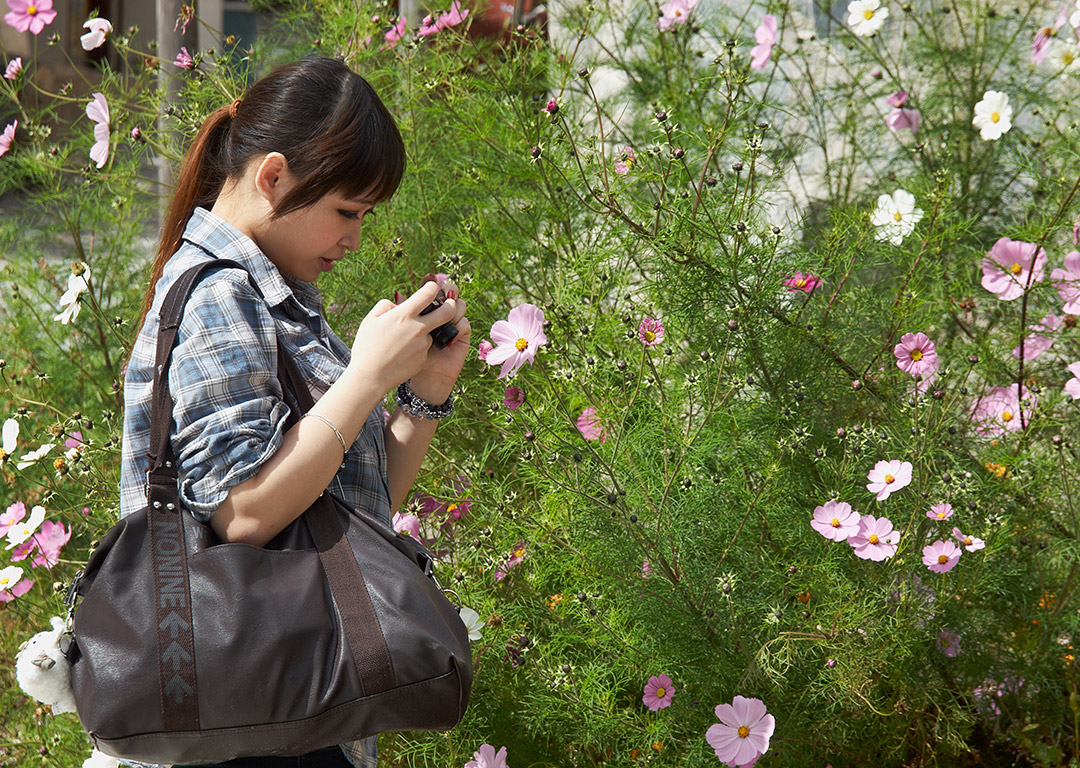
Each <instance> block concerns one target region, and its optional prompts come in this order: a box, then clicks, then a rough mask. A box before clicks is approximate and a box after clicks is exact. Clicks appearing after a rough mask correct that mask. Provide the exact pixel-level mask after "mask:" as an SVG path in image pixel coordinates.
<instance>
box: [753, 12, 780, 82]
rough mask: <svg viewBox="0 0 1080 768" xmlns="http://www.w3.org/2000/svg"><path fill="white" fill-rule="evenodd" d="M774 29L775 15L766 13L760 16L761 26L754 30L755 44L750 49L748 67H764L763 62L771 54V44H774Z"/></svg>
mask: <svg viewBox="0 0 1080 768" xmlns="http://www.w3.org/2000/svg"><path fill="white" fill-rule="evenodd" d="M776 30H777V24H776V17H775V16H773V15H772V14H771V13H766V14H765V15H764V16H762V17H761V26H759V27H758V28H757V29H756V30H755V31H754V41H755V42H756V43H757V45H755V46H754V47H753V48H751V49H750V69H765V64H766V63H768V61H769V57H770V56H772V49H773V46H774V45H776Z"/></svg>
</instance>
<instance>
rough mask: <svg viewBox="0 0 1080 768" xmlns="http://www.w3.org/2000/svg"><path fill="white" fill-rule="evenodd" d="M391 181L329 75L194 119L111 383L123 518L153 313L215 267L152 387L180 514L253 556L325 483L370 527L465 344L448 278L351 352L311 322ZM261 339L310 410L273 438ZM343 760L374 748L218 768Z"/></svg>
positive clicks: (140, 437) (359, 84)
mask: <svg viewBox="0 0 1080 768" xmlns="http://www.w3.org/2000/svg"><path fill="white" fill-rule="evenodd" d="M404 168H405V154H404V145H403V143H402V140H401V136H400V134H399V132H398V129H397V126H396V125H395V124H394V120H393V118H392V117H391V116H390V114H389V112H388V111H387V110H386V108H385V107H384V106H383V104H382V103H381V102H380V101H379V98H378V96H376V94H375V93H374V91H373V90H372V89H371V87H370V85H368V83H367V82H366V81H364V79H363V78H361V77H360V76H358V75H356V74H355V73H354V72H352V71H351V70H350V69H349V68H348V67H346V66H345V65H344V64H342V63H341V62H338V61H334V60H330V59H321V58H310V59H304V60H302V61H300V62H297V63H294V64H289V65H286V66H283V67H280V68H278V69H276V70H274V71H273V72H271V73H270V74H268V75H267V76H265V77H264V78H262V79H260V80H259V81H258V82H256V83H255V84H254V85H253V86H252V87H251V88H250V90H249V91H248V93H247V94H245V96H244V97H243V99H241V100H237V101H236V102H234V103H233V104H232V105H230V106H227V107H222V108H220V109H218V110H217V111H215V112H214V113H212V114H211V115H210V116H209V117H208V118H207V120H206V122H205V123H204V124H203V126H202V128H201V129H200V131H199V133H198V135H197V136H196V138H195V142H194V144H193V145H192V147H191V149H190V151H189V153H188V155H187V157H186V158H185V160H184V164H183V168H182V170H181V173H180V176H179V180H178V184H177V191H176V196H175V198H174V200H173V202H172V205H171V207H170V209H169V212H168V216H167V218H166V220H165V223H164V227H163V233H162V241H161V247H160V250H159V252H158V256H157V259H156V261H155V263H154V268H153V273H152V275H153V276H152V279H151V285H150V290H149V293H148V295H147V298H146V301H145V302H144V305H143V313H144V322H143V324H142V328H141V330H140V332H139V336H138V339H137V340H136V342H135V346H134V348H133V351H132V354H131V360H130V362H129V365H128V369H127V373H126V376H125V381H124V387H125V393H124V396H125V405H126V408H125V418H124V441H123V455H122V460H123V467H122V476H121V513H122V514H129V513H131V512H134V511H135V510H137V509H139V508H141V507H143V506H145V504H146V495H145V482H146V475H145V472H146V465H145V464H146V462H145V456H146V452H147V448H148V443H149V424H150V402H151V390H152V384H153V373H154V350H155V344H156V334H157V330H158V328H157V326H158V321H157V313H158V310H159V307H160V302H161V300H162V299H163V297H164V296H165V293H166V292H167V290H168V288H169V286H170V285H171V284H172V282H173V281H174V280H175V279H176V278H177V277H178V276H179V275H180V274H182V273H183V272H184V271H185V270H186V269H188V268H189V267H191V266H192V265H194V264H198V263H200V262H202V261H207V260H210V259H215V258H217V259H230V260H232V261H235V262H238V263H239V264H241V265H242V266H243V267H244V268H243V269H237V268H228V267H223V268H220V269H216V270H211V271H210V272H209V274H206V275H205V276H204V277H203V278H202V279H201V280H200V281H199V283H198V284H197V285H196V286H195V288H194V290H193V291H192V294H191V297H190V299H189V300H188V303H187V305H186V307H185V311H184V317H183V320H182V322H181V325H180V328H179V334H178V338H177V343H176V346H175V347H174V349H173V357H172V366H171V369H170V374H169V385H170V391H171V393H172V396H173V400H174V402H175V407H174V410H173V423H172V426H171V432H170V439H171V442H172V446H173V449H174V453H175V456H176V459H177V462H178V469H179V474H180V486H179V487H180V494H181V499H182V501H183V502H184V506H185V507H186V509H187V510H188V511H189V512H190V513H191V514H192V515H194V516H195V517H196V518H197V519H199V520H200V521H204V522H206V521H208V522H209V525H210V527H211V528H212V529H213V530H214V532H215V533H216V534H217V535H218V537H219V538H220V539H221V540H222V541H227V542H246V543H249V544H253V545H256V546H262V545H264V544H266V543H267V542H268V541H270V540H271V539H272V538H273V537H274V536H275V535H276V534H277V533H279V532H280V531H281V530H282V529H284V528H285V527H286V526H287V525H288V524H289V523H291V522H292V521H293V520H294V519H296V518H297V517H298V516H299V515H300V514H302V513H303V512H304V511H305V510H306V509H307V508H308V507H309V506H310V505H311V503H312V502H313V501H314V500H315V498H316V497H317V496H318V495H319V494H320V493H322V492H323V491H324V490H325V489H327V488H328V487H329V488H330V490H331V491H332V492H334V493H335V494H336V495H337V496H338V497H339V498H341V499H342V501H344V502H345V503H346V504H349V505H352V506H356V507H359V508H362V509H365V510H367V511H369V512H371V513H373V514H375V515H377V516H378V517H380V518H382V519H383V520H385V521H387V522H389V518H390V515H391V512H392V510H394V509H396V508H397V507H398V506H399V505H400V504H401V503H402V502H403V501H404V500H405V498H406V497H407V495H408V492H409V489H410V487H411V486H412V483H413V481H414V480H415V478H416V474H417V472H418V470H419V468H420V464H421V461H422V460H423V457H424V454H425V453H426V451H427V448H428V445H429V443H430V442H431V438H432V436H433V435H434V432H435V427H436V425H437V423H438V418H439V417H441V416H444V415H448V413H449V411H450V410H451V408H452V402H451V390H452V389H453V386H454V382H455V381H456V380H457V377H458V374H459V373H460V371H461V366H462V363H463V362H464V360H465V356H466V354H467V352H468V349H469V332H470V327H469V322H468V320H467V319H466V318H465V303H464V302H463V301H461V300H459V299H457V288H456V286H454V285H453V284H452V283H448V284H446V285H445V286H444V289H445V291H446V294H447V296H448V298H447V300H446V301H445V302H444V303H443V304H442V306H440V307H438V308H437V309H435V310H434V311H432V312H430V313H427V314H424V315H422V316H421V314H420V312H421V311H422V310H424V309H425V308H426V307H428V306H429V305H430V304H431V303H432V301H433V300H434V299H435V297H436V294H437V291H438V286H437V285H436V284H435V283H434V282H428V283H426V284H425V285H423V286H422V287H421V288H420V289H419V290H418V291H416V293H414V294H413V295H412V296H410V297H409V298H408V299H406V300H405V301H403V302H402V303H401V304H400V305H394V304H393V303H392V302H390V301H388V300H385V299H384V300H382V301H380V302H378V303H377V304H376V305H375V306H374V307H373V308H372V310H371V311H370V312H369V313H368V315H367V316H366V317H365V318H364V320H363V322H362V323H361V325H360V328H359V330H358V331H357V333H356V336H355V339H354V341H353V344H352V347H351V349H350V348H349V347H348V346H347V345H346V344H345V343H343V342H342V341H341V339H339V338H338V337H337V336H336V335H335V334H334V332H333V331H332V330H331V329H330V328H329V326H328V325H327V323H326V320H325V318H324V317H323V315H322V311H321V298H320V296H319V293H318V291H317V290H316V288H315V286H314V285H313V284H314V283H315V281H316V280H317V278H318V277H319V275H320V274H323V273H325V272H329V271H331V270H332V269H333V268H334V265H335V263H336V262H337V261H339V260H341V259H342V258H344V257H345V256H346V254H347V252H348V251H350V250H354V249H355V248H356V247H357V246H358V244H359V237H360V228H361V226H362V224H363V221H364V219H365V217H366V216H368V215H374V214H373V209H374V207H375V206H376V205H377V204H378V203H380V202H382V201H384V200H387V199H388V198H389V197H390V196H391V195H392V194H393V193H394V191H395V190H396V189H397V186H398V184H399V182H400V180H401V177H402V174H403V172H404ZM447 322H453V323H455V324H456V326H457V328H458V335H457V337H456V338H455V339H454V341H453V342H452V343H451V344H449V345H448V346H446V347H445V348H442V349H440V348H438V347H437V346H434V345H433V344H432V339H431V336H430V332H431V331H432V330H434V329H435V328H437V327H439V326H441V325H443V324H444V323H447ZM279 344H281V345H284V348H285V349H286V350H287V351H288V353H289V354H290V355H291V356H292V357H293V359H294V360H295V362H296V364H297V367H298V368H299V370H300V372H301V374H302V376H303V377H304V379H305V382H306V383H307V385H308V387H309V388H310V389H311V392H312V395H313V396H314V398H315V399H316V401H317V402H316V404H315V406H314V407H313V408H312V409H311V410H310V411H309V412H308V414H307V415H306V416H305V417H304V418H303V419H301V420H300V421H299V422H298V423H296V425H295V426H293V427H292V428H291V429H288V430H286V429H285V419H286V416H287V415H288V414H289V405H288V402H289V399H288V397H287V395H286V394H285V393H283V392H282V391H281V387H280V385H279V383H278V380H277V375H276V371H277V349H278V345H279ZM399 385H401V386H399ZM395 388H397V389H398V396H397V399H398V408H397V409H395V411H394V413H393V414H392V415H390V417H389V419H388V420H387V419H386V418H385V412H384V409H383V408H382V405H381V402H382V400H383V397H384V396H385V395H386V393H387V392H388V391H390V390H391V389H395ZM308 416H310V417H311V418H307V417H308ZM346 754H348V755H349V757H348V758H347V757H346ZM350 764H352V765H359V766H365V767H367V766H374V764H375V743H374V738H371V739H367V740H365V741H364V742H362V743H358V744H356V745H346V746H345V748H344V749H339V748H338V747H336V746H334V745H327V748H326V749H323V750H320V751H319V752H317V753H314V754H312V755H308V756H305V757H303V758H299V759H298V758H251V759H242V760H238V761H234V762H232V763H229V765H232V766H250V767H252V768H254V767H255V766H259V767H262V766H268V767H269V766H286V765H288V766H297V765H302V766H321V767H323V768H331V767H334V766H348V765H350Z"/></svg>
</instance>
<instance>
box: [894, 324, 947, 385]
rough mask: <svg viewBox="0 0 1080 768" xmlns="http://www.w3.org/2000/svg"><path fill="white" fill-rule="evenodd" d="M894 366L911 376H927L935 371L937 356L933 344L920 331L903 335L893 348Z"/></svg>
mask: <svg viewBox="0 0 1080 768" xmlns="http://www.w3.org/2000/svg"><path fill="white" fill-rule="evenodd" d="M893 355H895V356H896V365H897V366H898V367H899V368H900V370H901V371H903V372H904V373H906V374H909V375H911V376H923V377H925V376H927V375H928V374H930V373H933V372H934V371H936V370H937V367H938V356H937V351H936V350H935V348H934V342H932V341H930V339H929V337H927V335H926V334H925V333H922V332H921V331H920V332H919V333H905V334H904V335H903V336H901V337H900V343H899V344H897V345H896V346H895V347H893Z"/></svg>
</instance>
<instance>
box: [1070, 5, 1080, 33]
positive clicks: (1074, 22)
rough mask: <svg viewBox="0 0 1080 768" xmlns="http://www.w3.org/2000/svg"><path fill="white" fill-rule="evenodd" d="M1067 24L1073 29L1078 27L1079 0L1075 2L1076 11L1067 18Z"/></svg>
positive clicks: (1079, 14) (1079, 15) (1079, 17)
mask: <svg viewBox="0 0 1080 768" xmlns="http://www.w3.org/2000/svg"><path fill="white" fill-rule="evenodd" d="M1069 23H1070V24H1072V25H1073V26H1074V27H1080V0H1076V10H1075V11H1073V14H1072V16H1070V17H1069Z"/></svg>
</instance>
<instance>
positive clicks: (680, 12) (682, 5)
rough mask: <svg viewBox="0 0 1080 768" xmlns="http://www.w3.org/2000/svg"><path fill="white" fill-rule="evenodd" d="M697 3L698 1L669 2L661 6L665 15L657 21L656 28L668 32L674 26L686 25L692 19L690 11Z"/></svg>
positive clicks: (673, 0) (675, 0)
mask: <svg viewBox="0 0 1080 768" xmlns="http://www.w3.org/2000/svg"><path fill="white" fill-rule="evenodd" d="M697 3H698V0H669V2H666V3H664V4H663V5H661V6H660V13H661V14H663V15H662V16H660V18H659V19H657V20H656V26H657V27H659V28H660V31H661V32H667V31H668V30H669V29H670V28H671V25H672V24H685V23H686V20H687V19H688V18H690V10H691V9H692V8H693V7H694V6H695V5H697Z"/></svg>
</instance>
